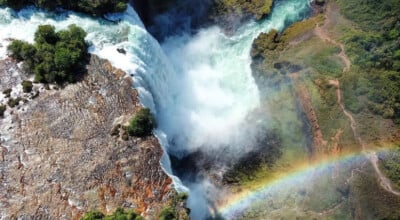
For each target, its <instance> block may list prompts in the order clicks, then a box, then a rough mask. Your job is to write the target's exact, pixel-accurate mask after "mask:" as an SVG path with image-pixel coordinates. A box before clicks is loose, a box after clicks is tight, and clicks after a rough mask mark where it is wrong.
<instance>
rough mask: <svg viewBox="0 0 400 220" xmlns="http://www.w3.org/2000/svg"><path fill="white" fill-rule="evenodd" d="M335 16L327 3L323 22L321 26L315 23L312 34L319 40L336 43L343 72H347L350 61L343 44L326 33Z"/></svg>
mask: <svg viewBox="0 0 400 220" xmlns="http://www.w3.org/2000/svg"><path fill="white" fill-rule="evenodd" d="M335 17H337V16H336V15H335V13H334V12H333V9H332V6H331V5H328V6H327V8H326V12H325V22H324V24H323V25H322V26H320V25H317V27H316V28H315V29H314V34H315V35H316V36H317V37H319V38H320V39H321V40H323V41H327V42H329V43H331V44H333V45H336V46H338V47H339V48H340V53H339V54H338V56H339V58H340V59H341V60H342V61H343V63H344V64H345V66H344V68H343V72H348V71H349V70H350V67H351V61H350V59H349V57H348V56H347V54H346V50H345V48H344V45H343V44H342V43H339V42H337V41H336V40H334V39H332V38H331V37H329V34H328V30H329V28H330V27H331V26H332V25H333V23H334V19H335Z"/></svg>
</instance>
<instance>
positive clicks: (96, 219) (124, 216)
mask: <svg viewBox="0 0 400 220" xmlns="http://www.w3.org/2000/svg"><path fill="white" fill-rule="evenodd" d="M81 220H143V217H141V216H140V215H139V214H137V213H135V212H134V211H126V210H124V209H123V208H117V209H116V210H115V212H114V213H113V214H111V215H108V216H105V215H104V214H103V213H101V212H99V211H90V212H87V213H86V214H85V215H83V216H82V218H81Z"/></svg>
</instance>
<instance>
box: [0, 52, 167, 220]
mask: <svg viewBox="0 0 400 220" xmlns="http://www.w3.org/2000/svg"><path fill="white" fill-rule="evenodd" d="M10 70H13V71H12V72H13V74H14V75H13V76H12V77H10V75H9V74H10ZM88 70H89V71H88V74H87V76H85V77H84V79H83V80H82V81H81V82H79V83H76V84H74V85H68V86H66V87H65V88H63V89H54V88H50V89H49V90H46V89H45V88H44V86H43V85H41V84H35V85H34V89H33V92H32V94H22V93H21V92H20V93H18V92H17V89H13V90H14V91H15V92H14V93H15V94H14V93H12V95H11V98H12V97H16V96H24V98H25V99H26V102H25V103H23V102H22V101H21V102H20V104H19V105H18V106H16V107H14V108H10V107H7V110H6V112H5V115H4V118H3V119H0V134H1V136H0V141H1V142H0V145H1V148H0V150H1V153H2V154H1V156H2V157H0V217H5V218H6V219H7V218H15V217H28V218H31V217H35V218H40V219H77V218H79V217H80V216H81V215H82V213H84V212H86V211H88V210H91V209H99V210H101V211H103V212H104V213H108V212H112V211H114V210H115V209H116V208H117V207H125V208H132V209H135V210H137V211H139V212H141V213H142V214H144V215H146V216H148V217H152V216H156V215H157V213H158V212H159V211H160V210H161V208H162V207H163V206H165V204H167V203H168V202H169V200H170V199H171V197H172V196H173V195H174V194H175V192H174V190H173V188H172V187H171V183H172V181H171V179H170V178H169V177H168V176H167V175H166V174H165V173H164V172H163V170H162V168H161V166H160V158H161V155H162V153H163V152H162V149H161V147H160V145H159V143H158V141H157V139H156V138H155V137H148V138H144V139H138V138H129V140H128V141H123V140H122V139H120V138H117V137H114V136H111V134H110V133H111V130H112V129H113V127H114V126H115V125H116V124H124V123H126V122H127V121H128V120H129V119H130V118H131V117H132V116H133V115H134V114H135V112H137V111H138V110H139V109H140V104H139V100H138V95H137V92H136V91H135V90H134V89H132V87H131V85H132V82H131V79H130V78H129V77H126V76H125V73H124V72H122V71H120V70H118V69H115V68H113V67H112V66H111V65H110V64H109V63H108V62H106V61H104V60H101V59H99V58H97V57H95V56H93V57H92V58H91V61H90V65H89V66H88ZM20 72H21V71H20V70H19V68H18V66H17V65H16V64H15V63H14V62H13V61H11V60H6V61H2V62H1V63H0V79H1V81H0V88H1V89H2V90H4V89H6V88H11V87H13V88H16V87H18V86H20V82H21V81H22V79H23V78H26V76H24V75H23V74H21V73H20ZM38 91H39V92H40V94H39V95H38V96H37V97H36V98H35V97H34V96H33V94H36V93H37V92H38ZM0 98H1V99H0V101H1V102H3V103H6V102H7V99H8V98H6V97H4V95H2V96H1V97H0Z"/></svg>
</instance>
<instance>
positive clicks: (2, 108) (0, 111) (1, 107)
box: [0, 105, 7, 117]
mask: <svg viewBox="0 0 400 220" xmlns="http://www.w3.org/2000/svg"><path fill="white" fill-rule="evenodd" d="M6 109H7V106H5V105H0V117H4V112H5V111H6Z"/></svg>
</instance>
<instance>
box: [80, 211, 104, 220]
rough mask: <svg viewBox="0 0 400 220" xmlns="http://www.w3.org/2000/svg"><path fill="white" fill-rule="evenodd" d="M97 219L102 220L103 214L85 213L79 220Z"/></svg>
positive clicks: (95, 212)
mask: <svg viewBox="0 0 400 220" xmlns="http://www.w3.org/2000/svg"><path fill="white" fill-rule="evenodd" d="M97 219H99V220H100V219H104V214H103V213H101V212H100V211H90V212H87V213H85V214H84V215H83V216H82V218H81V220H97Z"/></svg>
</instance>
